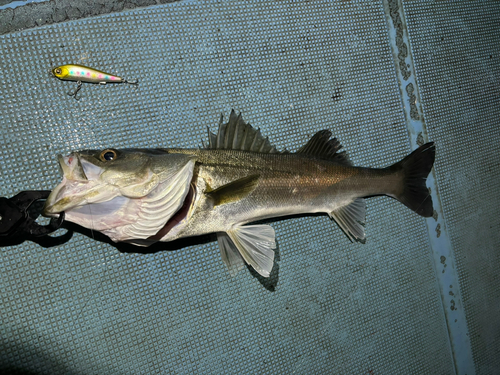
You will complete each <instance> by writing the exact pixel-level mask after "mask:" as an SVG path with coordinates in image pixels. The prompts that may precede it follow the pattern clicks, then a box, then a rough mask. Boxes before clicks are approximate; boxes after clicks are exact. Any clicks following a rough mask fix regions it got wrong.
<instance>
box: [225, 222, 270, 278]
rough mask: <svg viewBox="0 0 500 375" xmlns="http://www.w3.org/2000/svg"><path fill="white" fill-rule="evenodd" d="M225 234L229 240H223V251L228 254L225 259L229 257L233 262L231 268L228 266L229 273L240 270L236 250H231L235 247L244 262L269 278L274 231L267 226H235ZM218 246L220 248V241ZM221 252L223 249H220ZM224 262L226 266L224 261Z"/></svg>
mask: <svg viewBox="0 0 500 375" xmlns="http://www.w3.org/2000/svg"><path fill="white" fill-rule="evenodd" d="M227 234H228V236H229V238H230V240H229V238H226V239H223V241H224V242H225V243H224V251H225V252H226V254H228V256H227V259H229V258H230V257H231V259H232V260H234V263H233V262H232V263H231V267H230V266H228V268H229V270H230V272H231V269H233V268H234V267H240V268H241V266H240V265H239V264H238V261H237V260H236V257H235V254H234V253H235V252H236V250H235V249H234V247H233V248H231V246H235V247H236V249H237V250H238V251H239V255H241V257H242V258H243V259H244V260H245V262H247V263H248V264H249V265H251V266H252V267H253V268H254V270H255V271H257V272H258V273H259V274H260V275H262V276H264V277H269V274H270V273H271V270H272V268H273V265H274V251H273V250H272V249H275V248H276V242H275V240H274V229H273V228H272V227H271V226H269V225H247V226H236V227H234V228H233V229H230V230H228V231H227ZM230 241H232V243H230ZM219 246H221V240H220V239H219ZM228 250H229V252H228ZM222 252H223V249H222V247H221V253H222ZM223 260H224V255H223ZM224 262H225V263H226V265H227V264H228V263H227V262H226V260H224Z"/></svg>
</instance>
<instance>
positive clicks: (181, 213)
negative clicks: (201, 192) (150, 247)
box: [148, 184, 196, 241]
mask: <svg viewBox="0 0 500 375" xmlns="http://www.w3.org/2000/svg"><path fill="white" fill-rule="evenodd" d="M195 197H196V192H195V187H194V186H193V184H191V185H190V187H189V191H188V193H187V195H186V198H185V199H184V203H183V204H182V206H181V208H179V209H178V210H177V212H176V213H175V214H173V215H172V217H171V218H170V219H169V220H168V221H167V223H166V224H165V225H164V226H163V228H161V229H160V230H159V231H158V233H156V234H155V235H153V236H151V237H148V240H153V241H159V240H161V239H162V238H163V237H165V236H166V235H167V234H168V232H170V230H171V229H172V228H174V227H175V226H176V225H177V224H179V223H180V222H181V221H182V220H184V219H185V218H186V217H187V215H188V213H189V210H190V209H191V207H192V206H193V203H194V199H195Z"/></svg>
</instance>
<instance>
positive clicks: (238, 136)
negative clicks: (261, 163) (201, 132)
mask: <svg viewBox="0 0 500 375" xmlns="http://www.w3.org/2000/svg"><path fill="white" fill-rule="evenodd" d="M223 119H224V118H223V116H222V114H221V116H220V121H219V130H218V132H217V134H214V133H212V132H211V131H210V130H208V146H205V145H204V148H206V149H212V150H214V149H219V150H240V151H251V152H260V153H269V154H273V153H278V150H276V147H274V146H273V145H271V143H270V142H269V139H267V138H264V137H263V136H262V134H260V130H259V129H257V130H256V129H254V128H253V127H252V126H251V125H250V124H247V123H246V122H245V121H244V120H243V117H242V116H241V113H240V114H239V115H236V113H235V112H234V110H232V111H231V114H230V115H229V121H228V122H227V123H223V122H222V121H223Z"/></svg>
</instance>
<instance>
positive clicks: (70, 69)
mask: <svg viewBox="0 0 500 375" xmlns="http://www.w3.org/2000/svg"><path fill="white" fill-rule="evenodd" d="M52 74H53V75H54V76H56V77H57V78H59V79H61V80H64V81H76V82H78V85H77V87H76V90H75V91H73V92H71V91H70V92H68V95H69V96H73V97H74V98H75V99H79V98H77V97H76V95H77V94H78V92H79V91H80V89H81V88H82V82H89V83H98V84H101V85H105V84H106V83H128V84H131V85H137V84H138V83H139V82H138V81H137V80H135V81H127V80H126V79H124V78H122V77H118V76H115V75H112V74H109V73H105V72H101V71H100V70H97V69H92V68H89V67H86V66H83V65H77V64H68V65H61V66H58V67H57V68H54V69H52Z"/></svg>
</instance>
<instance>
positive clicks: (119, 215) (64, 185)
mask: <svg viewBox="0 0 500 375" xmlns="http://www.w3.org/2000/svg"><path fill="white" fill-rule="evenodd" d="M195 159H196V158H195V156H193V155H190V154H175V153H168V152H167V151H165V150H160V149H157V150H143V149H124V150H117V149H105V150H102V151H98V150H85V151H79V152H73V153H71V154H70V155H68V156H61V155H59V156H58V160H59V165H60V169H61V171H62V174H63V180H62V182H61V183H60V184H59V185H58V186H57V187H56V188H55V189H54V190H52V192H51V194H50V196H49V197H48V199H47V200H46V202H45V207H44V215H45V216H49V217H57V216H58V215H59V214H60V213H62V212H64V213H65V219H66V220H68V221H71V222H74V223H76V224H79V225H81V226H83V227H85V228H89V229H94V230H99V231H101V232H103V233H104V234H106V235H108V236H109V237H110V238H111V239H112V240H114V241H128V240H133V239H147V238H148V237H151V236H153V235H155V234H156V233H157V232H158V231H159V230H160V229H162V228H163V227H164V226H165V224H166V223H167V222H168V220H169V219H170V218H171V217H172V216H173V215H174V214H175V213H176V212H177V211H178V210H179V209H180V207H182V205H183V204H184V200H185V199H186V196H187V194H188V191H189V189H190V184H191V179H192V177H193V170H194V163H195Z"/></svg>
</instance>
